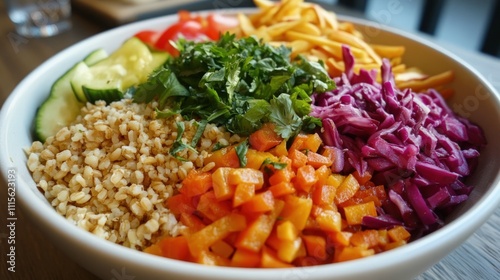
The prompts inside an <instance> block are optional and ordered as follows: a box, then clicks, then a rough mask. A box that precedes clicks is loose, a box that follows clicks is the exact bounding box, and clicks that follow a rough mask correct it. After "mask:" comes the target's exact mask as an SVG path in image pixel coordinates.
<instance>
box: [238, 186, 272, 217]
mask: <svg viewBox="0 0 500 280" xmlns="http://www.w3.org/2000/svg"><path fill="white" fill-rule="evenodd" d="M273 209H274V196H273V193H272V192H271V191H270V190H267V191H265V192H261V193H259V194H256V195H254V196H253V197H252V198H251V199H250V200H249V201H247V202H245V203H243V205H241V212H243V213H265V212H268V211H271V210H273Z"/></svg>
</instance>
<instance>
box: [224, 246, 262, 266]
mask: <svg viewBox="0 0 500 280" xmlns="http://www.w3.org/2000/svg"><path fill="white" fill-rule="evenodd" d="M260 259H261V257H260V252H253V251H249V250H245V249H236V251H235V252H234V254H233V257H232V258H231V266H235V267H258V266H259V265H260Z"/></svg>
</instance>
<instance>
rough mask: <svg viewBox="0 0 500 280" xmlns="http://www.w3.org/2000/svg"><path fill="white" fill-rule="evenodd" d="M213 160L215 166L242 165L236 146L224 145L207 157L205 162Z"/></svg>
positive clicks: (234, 166) (235, 166)
mask: <svg viewBox="0 0 500 280" xmlns="http://www.w3.org/2000/svg"><path fill="white" fill-rule="evenodd" d="M209 162H213V163H215V168H219V167H233V168H238V167H240V159H239V158H238V154H236V150H235V148H234V146H229V147H224V148H222V149H219V150H217V151H215V152H213V153H212V154H211V155H210V156H208V157H207V158H206V159H205V164H207V163H209Z"/></svg>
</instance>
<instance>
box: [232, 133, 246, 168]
mask: <svg viewBox="0 0 500 280" xmlns="http://www.w3.org/2000/svg"><path fill="white" fill-rule="evenodd" d="M234 149H235V150H236V155H237V156H238V159H239V161H240V166H241V167H245V166H247V152H248V139H245V141H243V142H241V143H240V144H238V145H237V146H236V147H234Z"/></svg>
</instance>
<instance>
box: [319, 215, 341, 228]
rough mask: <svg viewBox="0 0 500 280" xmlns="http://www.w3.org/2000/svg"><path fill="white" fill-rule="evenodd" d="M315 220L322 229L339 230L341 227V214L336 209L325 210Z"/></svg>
mask: <svg viewBox="0 0 500 280" xmlns="http://www.w3.org/2000/svg"><path fill="white" fill-rule="evenodd" d="M316 222H317V223H318V226H319V228H320V229H322V230H324V231H340V230H341V229H342V216H341V215H340V213H339V212H338V211H333V210H325V211H322V212H321V213H320V214H319V215H318V216H317V217H316Z"/></svg>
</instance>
